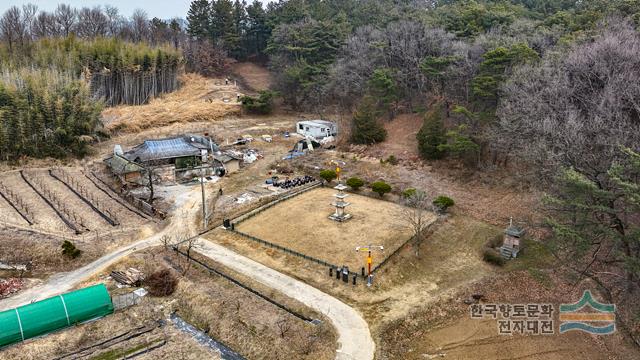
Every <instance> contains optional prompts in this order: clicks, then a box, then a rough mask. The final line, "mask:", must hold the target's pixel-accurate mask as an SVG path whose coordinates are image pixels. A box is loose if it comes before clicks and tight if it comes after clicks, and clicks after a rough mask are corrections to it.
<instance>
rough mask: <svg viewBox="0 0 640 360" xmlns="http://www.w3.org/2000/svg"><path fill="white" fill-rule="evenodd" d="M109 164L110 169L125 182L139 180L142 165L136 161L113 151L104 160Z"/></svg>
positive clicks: (142, 170) (142, 168)
mask: <svg viewBox="0 0 640 360" xmlns="http://www.w3.org/2000/svg"><path fill="white" fill-rule="evenodd" d="M104 162H105V163H106V164H107V166H109V168H110V169H111V171H112V172H113V173H114V174H115V175H116V176H119V177H121V178H122V179H123V180H124V181H125V182H134V181H138V180H140V178H141V177H142V173H143V172H144V167H143V166H142V165H140V164H138V163H135V162H133V161H131V160H129V159H127V158H126V157H124V156H122V155H121V154H118V153H114V154H113V156H110V157H108V158H106V159H105V160H104Z"/></svg>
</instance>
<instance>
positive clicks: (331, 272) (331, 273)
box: [329, 267, 333, 277]
mask: <svg viewBox="0 0 640 360" xmlns="http://www.w3.org/2000/svg"><path fill="white" fill-rule="evenodd" d="M329 277H333V268H332V267H330V268H329Z"/></svg>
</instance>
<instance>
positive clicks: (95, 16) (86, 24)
mask: <svg viewBox="0 0 640 360" xmlns="http://www.w3.org/2000/svg"><path fill="white" fill-rule="evenodd" d="M108 25H109V20H108V18H107V16H106V15H105V14H104V13H103V12H102V9H101V8H100V7H99V6H96V7H94V8H92V9H90V8H87V7H85V8H82V9H80V11H78V25H77V26H76V32H77V33H78V36H80V37H84V38H87V39H91V38H95V37H98V36H105V35H106V34H107V27H108Z"/></svg>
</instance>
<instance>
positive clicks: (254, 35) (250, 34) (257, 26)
mask: <svg viewBox="0 0 640 360" xmlns="http://www.w3.org/2000/svg"><path fill="white" fill-rule="evenodd" d="M246 12H247V29H246V32H247V33H246V38H247V41H246V49H247V52H248V53H249V54H253V55H255V56H256V57H257V58H262V57H264V56H265V54H264V51H265V49H266V48H267V40H268V39H269V35H270V33H271V31H270V29H269V27H268V26H267V13H266V12H265V10H264V8H263V7H262V3H261V2H260V1H258V0H255V1H254V2H253V4H251V5H249V6H247V9H246Z"/></svg>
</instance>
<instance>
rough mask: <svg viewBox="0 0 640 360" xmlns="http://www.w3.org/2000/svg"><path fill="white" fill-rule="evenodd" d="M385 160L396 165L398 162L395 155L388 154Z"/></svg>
mask: <svg viewBox="0 0 640 360" xmlns="http://www.w3.org/2000/svg"><path fill="white" fill-rule="evenodd" d="M385 162H386V163H387V164H391V165H398V163H399V161H398V158H396V157H395V155H389V157H388V158H387V160H385Z"/></svg>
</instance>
